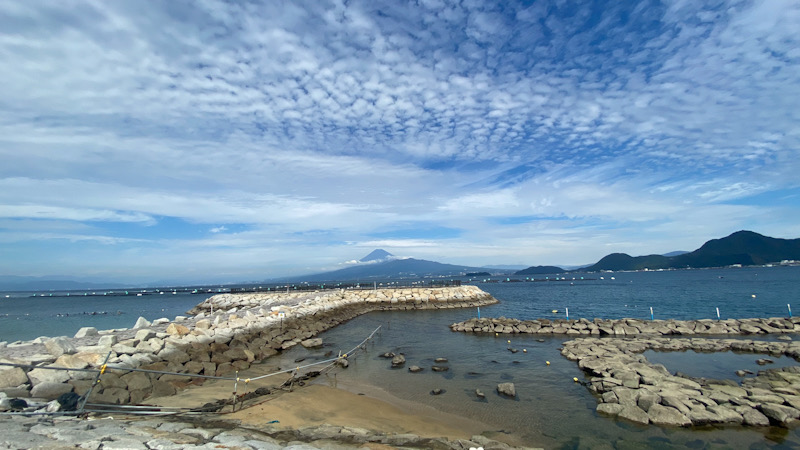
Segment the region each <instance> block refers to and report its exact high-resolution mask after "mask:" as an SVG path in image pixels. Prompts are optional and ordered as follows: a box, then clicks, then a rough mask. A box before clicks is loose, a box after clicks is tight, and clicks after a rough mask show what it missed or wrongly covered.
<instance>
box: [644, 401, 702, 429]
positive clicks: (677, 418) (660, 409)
mask: <svg viewBox="0 0 800 450" xmlns="http://www.w3.org/2000/svg"><path fill="white" fill-rule="evenodd" d="M647 415H648V417H650V421H651V422H653V423H654V424H656V425H668V426H675V427H687V426H689V425H691V424H692V421H691V420H689V418H688V417H686V416H684V415H683V414H682V413H681V412H680V411H678V410H677V409H675V408H672V407H670V406H663V405H658V404H656V405H652V406H650V409H649V410H648V411H647Z"/></svg>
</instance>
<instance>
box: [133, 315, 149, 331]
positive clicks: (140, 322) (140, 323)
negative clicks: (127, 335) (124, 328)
mask: <svg viewBox="0 0 800 450" xmlns="http://www.w3.org/2000/svg"><path fill="white" fill-rule="evenodd" d="M150 325H151V323H150V321H149V320H147V319H145V318H144V317H139V318H138V319H136V323H135V324H134V325H133V329H134V330H136V329H139V328H147V327H149V326H150Z"/></svg>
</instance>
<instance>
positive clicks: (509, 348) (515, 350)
mask: <svg viewBox="0 0 800 450" xmlns="http://www.w3.org/2000/svg"><path fill="white" fill-rule="evenodd" d="M508 351H510V352H511V353H517V352H518V351H519V350H517V349H515V348H511V347H508Z"/></svg>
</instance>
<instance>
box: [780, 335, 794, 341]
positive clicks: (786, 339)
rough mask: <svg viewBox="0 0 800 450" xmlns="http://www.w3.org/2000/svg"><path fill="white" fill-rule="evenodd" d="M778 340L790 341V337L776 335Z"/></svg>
mask: <svg viewBox="0 0 800 450" xmlns="http://www.w3.org/2000/svg"><path fill="white" fill-rule="evenodd" d="M778 340H779V341H791V340H792V338H790V337H789V336H778Z"/></svg>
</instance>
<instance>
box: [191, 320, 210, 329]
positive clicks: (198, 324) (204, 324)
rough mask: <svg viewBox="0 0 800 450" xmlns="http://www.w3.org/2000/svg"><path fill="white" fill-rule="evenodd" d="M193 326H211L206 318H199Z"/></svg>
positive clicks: (200, 327)
mask: <svg viewBox="0 0 800 450" xmlns="http://www.w3.org/2000/svg"><path fill="white" fill-rule="evenodd" d="M194 327H195V328H197V329H199V330H208V329H210V328H211V321H210V320H208V319H200V320H198V321H197V322H195V324H194Z"/></svg>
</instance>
